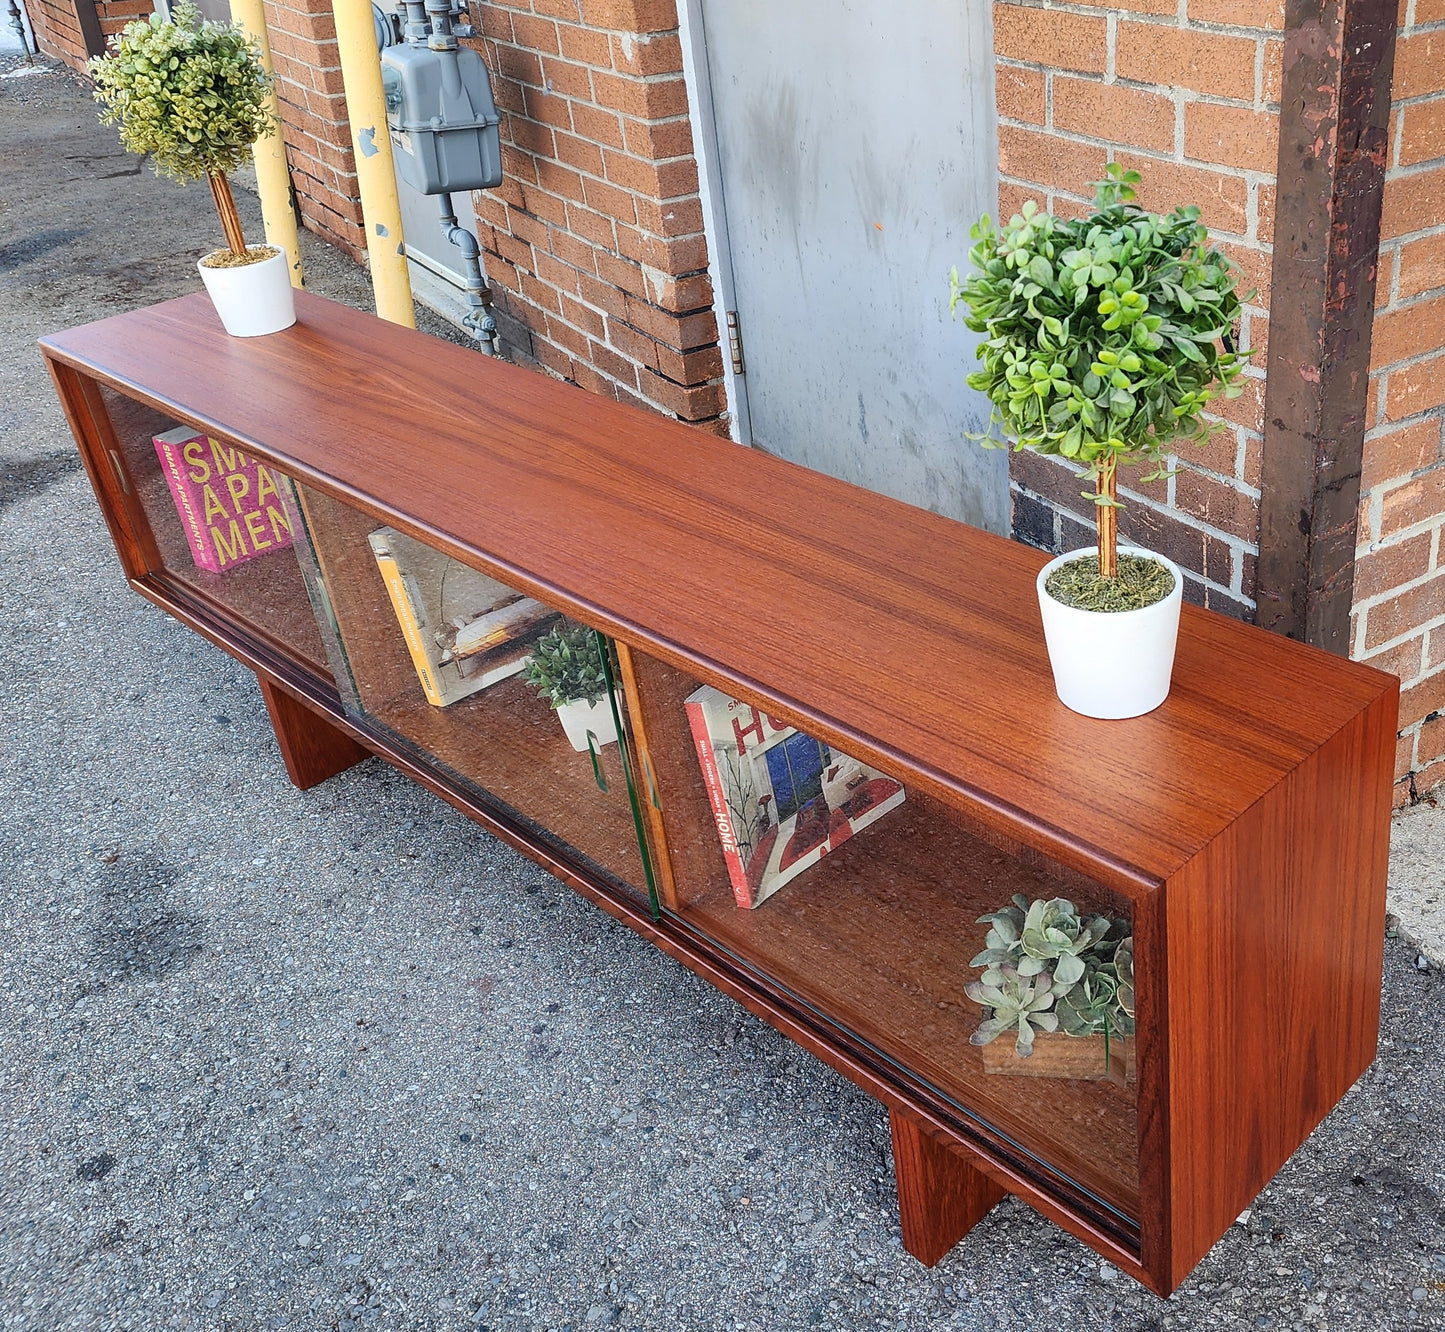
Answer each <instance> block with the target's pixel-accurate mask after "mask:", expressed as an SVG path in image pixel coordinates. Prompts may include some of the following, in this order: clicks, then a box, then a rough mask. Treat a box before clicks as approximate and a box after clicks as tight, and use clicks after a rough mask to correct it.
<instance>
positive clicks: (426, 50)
mask: <svg viewBox="0 0 1445 1332" xmlns="http://www.w3.org/2000/svg"><path fill="white" fill-rule="evenodd" d="M403 8H404V9H405V11H406V13H405V16H404V17H403V15H401V14H388V13H386V12H385V11H384V10H383V9H381V7H380V6H378V5H376V4H375V3H373V4H372V6H371V13H372V20H373V22H374V24H375V27H376V45H377V47H378V49H379V50H380V52H381V86H382V89H383V91H384V92H385V93H386V125H387V130H388V131H389V132H390V134H391V142H392V147H393V149H394V151H393V152H392V161H393V162H394V163H395V164H396V169H397V172H398V173H399V174H400V176H401V178H402V179H403V180H404V181H406V183H407V184H408V185H410V186H411V187H412V188H413V189H414V190H416V191H417V192H418V193H419V194H430V195H435V196H437V199H438V202H439V204H440V206H441V225H442V234H443V235H445V236H446V238H447V240H448V241H449V242H450V243H451V244H452V245H455V246H456V247H457V249H458V250H459V251H460V252H461V257H462V265H463V267H464V268H465V269H466V298H467V306H468V312H467V316H466V318H465V319H464V320H463V321H462V323H463V324H464V325H465V326H466V327H467V328H468V329H470V330H471V332H472V333H473V335H474V336H475V337H476V339H477V341H478V342H479V343H480V344H481V347H482V350H484V351H486V352H488V353H490V354H491V355H493V356H498V355H500V354H501V340H500V338H499V336H498V333H497V321H496V319H495V318H494V317H493V315H492V312H491V308H490V306H491V292H490V291H489V290H488V289H487V283H486V279H485V277H483V275H482V264H481V246H480V245H478V243H477V238H476V237H475V236H474V235H472V233H471V232H470V231H468V230H467V229H466V228H465V227H463V226H460V225H458V223H457V214H456V209H455V208H453V206H452V191H453V190H466V191H471V190H490V189H495V188H496V186H498V185H500V184H501V183H502V144H501V131H500V130H499V129H498V126H499V125H500V124H501V119H502V118H501V117H500V116H499V115H498V114H497V104H496V102H495V101H494V100H493V98H492V80H491V77H490V76H489V75H488V73H487V67H486V65H485V64H483V63H482V58H481V56H479V55H478V54H477V53H476V52H475V51H473V50H471V49H470V48H468V47H465V46H460V45H458V43H457V38H458V37H472V36H475V35H476V29H475V28H473V27H472V25H471V24H470V23H466V22H458V20H459V19H462V18H463V17H464V16H465V15H466V12H467V9H466V0H404V4H403Z"/></svg>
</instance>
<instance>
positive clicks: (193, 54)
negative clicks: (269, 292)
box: [89, 0, 275, 262]
mask: <svg viewBox="0 0 1445 1332" xmlns="http://www.w3.org/2000/svg"><path fill="white" fill-rule="evenodd" d="M89 69H90V74H91V77H92V78H93V79H94V80H95V100H96V101H97V102H100V103H101V105H102V106H104V108H105V110H104V111H102V112H101V115H100V119H101V122H102V123H103V124H106V125H118V126H119V127H120V141H121V144H122V146H123V147H124V148H125V149H126V150H127V151H128V152H132V153H136V154H137V155H139V156H142V157H149V158H150V159H151V166H152V167H153V168H154V169H155V172H156V174H157V175H161V176H169V177H170V178H171V179H172V180H176V181H180V182H181V183H182V184H185V183H188V182H190V181H193V180H200V179H201V178H202V177H204V178H205V179H206V180H208V181H209V182H210V186H211V194H212V196H213V197H214V199H215V201H216V212H217V213H218V214H219V215H220V218H221V227H222V230H223V231H224V232H225V235H226V244H227V246H228V247H229V248H230V250H231V253H232V254H233V255H234V256H236V258H237V259H238V260H239V261H241V262H246V261H247V260H248V258H249V257H251V256H250V255H249V252H248V251H247V249H246V241H245V238H244V236H243V235H242V232H241V218H240V215H239V214H238V213H237V211H236V200H235V198H234V197H233V196H232V194H231V183H230V181H229V180H228V179H227V174H228V173H229V172H231V171H234V170H235V169H236V168H237V167H239V166H244V165H245V164H246V163H247V162H249V161H250V160H251V152H252V146H253V145H254V144H255V142H256V140H257V139H259V138H260V137H261V136H262V135H263V134H265V133H266V132H267V131H268V130H270V129H271V128H272V127H273V125H274V123H275V122H274V118H273V117H272V116H271V114H270V112H269V111H268V110H267V108H266V99H267V97H268V96H269V94H270V92H271V90H272V81H271V76H270V75H269V74H268V73H267V72H266V69H265V66H264V65H263V64H262V63H261V50H260V47H258V46H257V45H256V43H255V41H254V40H253V39H252V38H250V37H248V36H247V35H246V34H245V33H244V32H242V31H241V30H240V29H239V28H238V27H236V26H235V25H234V24H230V23H211V22H208V21H203V20H202V18H201V14H200V11H199V10H198V9H197V8H196V7H195V5H193V4H192V3H190V0H181V3H179V4H177V5H176V6H175V8H174V10H173V11H172V16H171V17H170V18H169V19H166V18H162V17H161V16H160V15H159V14H152V15H151V16H150V18H148V19H138V20H137V21H136V22H134V23H128V24H127V25H126V26H125V28H124V29H123V30H122V31H121V32H120V33H119V34H118V35H117V36H115V37H112V38H111V49H110V51H108V52H107V53H106V54H105V55H103V56H96V57H95V58H94V59H93V60H91V62H90V65H89Z"/></svg>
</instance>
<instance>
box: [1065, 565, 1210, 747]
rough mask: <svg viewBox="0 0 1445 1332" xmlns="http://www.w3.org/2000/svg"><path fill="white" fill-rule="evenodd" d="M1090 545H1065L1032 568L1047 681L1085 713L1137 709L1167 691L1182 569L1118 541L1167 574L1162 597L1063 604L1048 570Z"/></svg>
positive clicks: (1111, 715) (1124, 713)
mask: <svg viewBox="0 0 1445 1332" xmlns="http://www.w3.org/2000/svg"><path fill="white" fill-rule="evenodd" d="M1093 553H1094V551H1093V548H1092V547H1091V548H1089V549H1087V550H1075V551H1071V552H1070V553H1069V554H1067V555H1060V556H1059V557H1058V558H1057V559H1054V560H1050V561H1049V562H1048V563H1047V564H1046V565H1044V567H1043V568H1042V569H1041V570H1040V571H1039V578H1038V584H1037V586H1038V592H1039V610H1040V611H1041V613H1042V614H1043V617H1044V641H1045V642H1046V643H1047V644H1048V648H1049V664H1050V665H1051V666H1052V667H1053V668H1054V689H1055V691H1056V692H1057V693H1058V695H1059V699H1060V701H1061V702H1062V703H1063V704H1064V706H1065V707H1068V708H1072V709H1073V710H1074V711H1075V712H1081V713H1083V714H1084V716H1086V717H1102V718H1105V719H1107V720H1111V721H1112V720H1118V719H1120V718H1123V717H1139V716H1142V715H1143V714H1144V713H1146V712H1152V711H1153V710H1154V709H1155V708H1157V707H1158V706H1159V705H1160V704H1161V703H1162V702H1163V701H1164V700H1165V698H1166V697H1168V694H1169V677H1170V675H1171V673H1172V672H1173V670H1174V645H1175V643H1176V642H1177V641H1178V638H1179V606H1180V603H1181V602H1182V600H1183V597H1184V575H1183V574H1181V573H1180V572H1179V566H1178V565H1177V564H1175V563H1173V561H1171V560H1166V559H1165V558H1164V557H1163V556H1162V555H1155V554H1153V553H1152V552H1151V551H1147V550H1139V549H1138V548H1137V547H1134V546H1120V547H1119V554H1120V555H1143V556H1144V557H1146V558H1147V559H1151V560H1158V561H1159V563H1160V564H1162V565H1163V566H1164V567H1165V568H1166V569H1168V570H1169V572H1170V573H1172V574H1173V575H1174V590H1173V591H1172V592H1171V593H1170V594H1169V595H1168V596H1167V597H1165V598H1164V600H1163V601H1157V602H1155V603H1154V605H1152V606H1145V607H1144V608H1143V610H1132V611H1114V612H1105V611H1086V610H1078V609H1077V608H1075V607H1073V606H1065V605H1064V604H1063V603H1062V602H1058V601H1055V600H1054V599H1053V598H1052V597H1051V596H1049V594H1048V593H1047V592H1045V591H1044V583H1045V582H1046V581H1047V580H1048V577H1049V575H1050V574H1051V573H1053V571H1054V570H1055V569H1057V568H1058V567H1059V566H1060V565H1061V564H1067V563H1068V562H1069V561H1070V560H1077V559H1081V558H1084V557H1086V556H1089V555H1092V554H1093Z"/></svg>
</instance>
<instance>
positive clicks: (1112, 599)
mask: <svg viewBox="0 0 1445 1332" xmlns="http://www.w3.org/2000/svg"><path fill="white" fill-rule="evenodd" d="M1139 179H1140V178H1139V174H1138V172H1135V171H1124V170H1122V169H1121V168H1120V167H1119V166H1118V165H1116V164H1114V163H1110V164H1109V167H1108V168H1107V177H1106V179H1104V180H1102V181H1099V182H1097V183H1096V184H1095V186H1094V190H1095V206H1094V211H1093V212H1092V213H1090V214H1088V215H1087V216H1084V217H1080V218H1072V219H1066V218H1058V217H1053V216H1050V215H1049V214H1048V213H1044V212H1040V211H1039V210H1038V208H1037V206H1036V205H1035V204H1033V203H1026V204H1025V205H1024V206H1023V209H1022V211H1021V212H1020V213H1018V214H1016V215H1015V216H1014V217H1013V218H1012V219H1010V221H1009V222H1008V224H1007V226H1005V227H1003V228H1002V230H999V229H996V228H995V227H994V225H993V223H992V222H991V221H990V219H989V218H988V217H986V216H985V217H984V218H983V219H982V220H981V221H980V222H979V223H978V224H977V225H976V226H975V227H974V228H973V229H972V231H971V233H970V235H971V236H972V238H973V240H974V242H975V244H974V246H973V249H972V250H971V251H970V254H969V258H970V260H971V262H972V265H973V272H972V273H971V274H970V276H969V278H968V281H967V282H962V283H961V282H960V281H959V278H958V271H957V269H955V270H954V272H953V279H952V301H951V306H952V308H953V309H954V310H955V311H956V310H957V307H958V305H959V303H960V302H962V303H964V304H966V305H967V307H968V318H967V321H966V322H967V324H968V326H969V328H971V329H973V330H974V331H975V332H978V333H982V334H984V335H985V336H984V339H983V341H982V342H981V343H980V344H979V348H978V358H979V360H980V361H982V362H983V368H982V369H981V370H978V371H975V372H974V373H973V374H970V375H969V376H968V384H969V386H970V387H971V388H975V389H979V390H981V391H982V392H984V393H986V394H987V395H988V397H989V400H990V401H991V402H992V404H993V412H992V420H991V422H990V428H989V432H988V434H987V435H985V436H984V437H982V439H981V440H980V442H981V443H983V444H984V446H985V447H989V448H1006V447H1010V446H1011V447H1013V448H1015V449H1034V450H1036V451H1037V452H1039V453H1044V454H1053V455H1057V456H1059V457H1062V458H1065V459H1068V460H1069V461H1070V462H1073V463H1075V464H1076V465H1077V466H1078V467H1080V469H1081V475H1084V476H1088V477H1091V478H1092V480H1093V490H1092V492H1085V495H1086V498H1089V499H1092V500H1093V501H1094V504H1095V506H1096V512H1097V515H1098V529H1099V538H1098V548H1097V552H1096V553H1095V552H1091V551H1089V550H1083V551H1073V552H1071V553H1069V554H1066V555H1061V556H1059V557H1058V558H1057V559H1055V560H1053V561H1052V562H1050V563H1049V564H1047V565H1046V566H1045V567H1044V569H1043V571H1042V572H1041V573H1040V574H1039V579H1038V596H1039V606H1040V609H1041V611H1042V615H1043V622H1044V638H1045V641H1046V642H1047V644H1048V650H1049V660H1050V662H1051V664H1052V666H1053V671H1054V685H1055V688H1056V690H1057V692H1058V695H1059V698H1060V699H1061V700H1062V701H1063V702H1064V703H1065V704H1066V705H1067V706H1068V707H1070V708H1072V709H1074V711H1076V712H1081V713H1083V714H1084V715H1086V716H1090V717H1105V718H1122V717H1136V716H1139V715H1140V714H1142V713H1145V712H1149V711H1151V710H1152V709H1154V708H1157V707H1158V706H1159V705H1160V704H1161V703H1162V702H1163V701H1164V699H1165V697H1166V696H1167V694H1168V692H1169V682H1170V674H1171V672H1172V670H1173V665H1174V645H1175V640H1176V637H1177V634H1178V628H1179V605H1180V601H1181V600H1182V596H1183V591H1184V585H1183V577H1182V575H1181V573H1180V571H1179V569H1178V567H1177V566H1176V565H1174V564H1173V563H1172V562H1171V561H1169V560H1167V559H1164V558H1163V557H1162V556H1159V555H1154V554H1149V553H1146V552H1144V551H1141V550H1137V549H1135V548H1133V547H1126V548H1125V549H1124V550H1123V551H1122V552H1121V551H1120V549H1119V538H1118V514H1119V509H1120V507H1121V506H1120V504H1119V498H1118V469H1119V468H1120V466H1125V465H1130V464H1137V463H1147V464H1151V465H1152V468H1151V470H1150V471H1149V472H1148V474H1147V475H1145V476H1144V477H1143V478H1142V480H1143V481H1144V482H1145V483H1147V482H1150V481H1157V480H1159V479H1161V478H1164V477H1167V476H1169V475H1170V469H1169V467H1168V459H1169V456H1170V455H1171V454H1172V453H1173V452H1174V451H1175V449H1176V445H1177V444H1178V442H1179V441H1181V440H1193V441H1196V442H1198V441H1200V440H1202V439H1203V438H1205V437H1206V436H1207V434H1208V433H1209V430H1210V428H1211V427H1210V426H1209V425H1208V424H1207V423H1206V422H1205V421H1204V419H1203V415H1202V414H1203V412H1204V411H1205V409H1206V408H1207V407H1208V405H1209V403H1210V402H1211V401H1213V400H1214V399H1215V398H1216V397H1219V396H1221V395H1222V396H1224V397H1237V396H1238V395H1239V393H1240V392H1241V391H1242V390H1241V389H1240V388H1239V386H1238V384H1237V383H1236V381H1237V380H1238V378H1239V376H1240V375H1241V374H1242V373H1243V370H1244V364H1245V361H1246V359H1247V356H1246V354H1243V353H1240V352H1238V351H1236V350H1235V348H1234V343H1233V336H1234V331H1235V325H1236V321H1237V319H1238V316H1239V310H1240V301H1239V297H1238V295H1237V294H1236V292H1235V284H1236V280H1237V270H1236V269H1235V267H1234V265H1233V264H1231V263H1230V261H1229V259H1228V258H1227V257H1226V256H1225V255H1223V254H1222V253H1220V252H1219V251H1218V250H1215V249H1211V248H1210V247H1209V244H1208V232H1207V231H1206V229H1205V228H1204V226H1203V225H1202V224H1201V223H1200V221H1199V210H1198V209H1197V208H1193V207H1189V208H1176V209H1175V210H1174V211H1173V212H1172V213H1170V214H1169V215H1168V216H1167V217H1160V216H1159V215H1158V214H1156V213H1148V212H1145V211H1144V210H1143V209H1141V208H1139V207H1138V206H1136V205H1135V204H1134V202H1133V200H1134V196H1135V190H1134V186H1135V185H1137V184H1138V183H1139Z"/></svg>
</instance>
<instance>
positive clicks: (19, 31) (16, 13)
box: [7, 0, 35, 65]
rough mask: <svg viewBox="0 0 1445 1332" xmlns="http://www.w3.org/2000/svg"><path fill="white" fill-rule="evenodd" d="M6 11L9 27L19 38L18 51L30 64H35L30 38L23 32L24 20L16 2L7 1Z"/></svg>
mask: <svg viewBox="0 0 1445 1332" xmlns="http://www.w3.org/2000/svg"><path fill="white" fill-rule="evenodd" d="M7 11H8V13H9V15H10V26H11V27H12V28H14V29H15V34H16V36H17V37H19V38H20V49H21V50H22V51H24V52H25V59H26V60H27V61H29V63H30V64H32V65H33V64H34V63H35V52H34V51H32V50H31V49H30V37H29V35H28V34H27V33H26V31H25V18H24V17H23V16H22V15H21V13H20V6H19V4H18V3H17V2H16V0H9V3H8V6H7Z"/></svg>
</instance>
